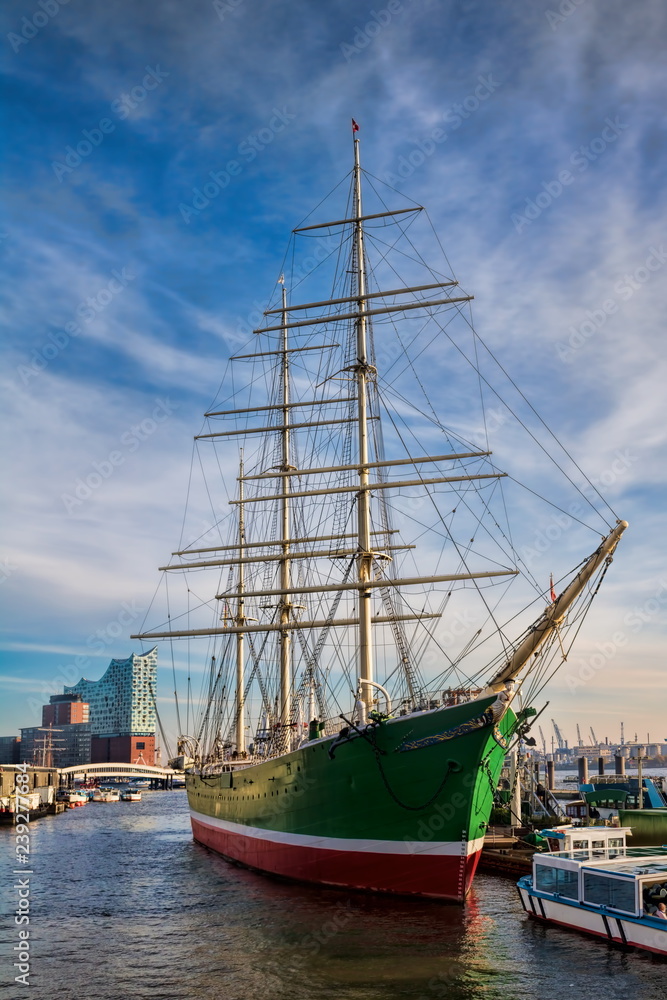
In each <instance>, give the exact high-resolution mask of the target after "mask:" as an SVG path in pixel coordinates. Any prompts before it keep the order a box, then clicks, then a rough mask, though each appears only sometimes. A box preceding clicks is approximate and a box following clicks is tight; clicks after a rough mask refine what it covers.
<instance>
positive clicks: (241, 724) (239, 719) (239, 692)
mask: <svg viewBox="0 0 667 1000" xmlns="http://www.w3.org/2000/svg"><path fill="white" fill-rule="evenodd" d="M243 487H244V482H243V451H241V458H240V460H239V500H240V501H241V502H240V503H239V591H238V601H237V605H236V624H237V626H238V627H239V629H242V628H243V626H244V625H245V623H246V617H245V607H244V603H245V602H244V593H243V590H244V586H245V563H244V561H243V556H244V546H245V512H244V509H243ZM244 643H245V633H244V632H241V631H239V632H237V633H236V749H237V750H238V752H239V753H243V752H244V751H245V705H244V704H243V697H244V684H245V680H244V676H243V666H244V659H245V649H244Z"/></svg>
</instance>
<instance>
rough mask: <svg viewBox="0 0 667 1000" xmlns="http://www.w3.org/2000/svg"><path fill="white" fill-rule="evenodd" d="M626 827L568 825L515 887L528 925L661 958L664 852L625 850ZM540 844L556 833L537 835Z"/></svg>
mask: <svg viewBox="0 0 667 1000" xmlns="http://www.w3.org/2000/svg"><path fill="white" fill-rule="evenodd" d="M628 832H629V830H628V829H627V828H620V829H619V828H614V827H581V828H572V830H571V833H569V835H568V836H567V846H568V848H569V849H568V850H564V851H556V852H553V853H545V854H536V855H534V857H533V872H532V875H525V876H524V877H523V878H522V879H520V880H519V882H518V889H519V896H520V897H521V903H522V905H523V908H524V910H525V911H526V913H527V914H528V915H529V916H530V917H533V918H535V919H536V920H540V921H543V922H544V923H549V924H556V925H560V926H561V927H567V928H571V929H573V930H579V931H584V932H585V933H587V934H593V935H596V936H597V937H601V938H605V939H607V940H608V941H610V942H613V943H614V944H619V945H625V946H627V947H634V948H639V949H642V950H644V951H650V952H653V953H655V954H657V955H665V956H667V847H665V846H663V847H649V848H646V847H642V848H632V847H627V846H626V843H625V837H626V834H627V833H628ZM544 833H545V834H546V835H547V837H548V839H549V840H551V839H552V836H553V835H556V836H557V835H558V833H560V839H565V838H563V834H562V832H561V831H544Z"/></svg>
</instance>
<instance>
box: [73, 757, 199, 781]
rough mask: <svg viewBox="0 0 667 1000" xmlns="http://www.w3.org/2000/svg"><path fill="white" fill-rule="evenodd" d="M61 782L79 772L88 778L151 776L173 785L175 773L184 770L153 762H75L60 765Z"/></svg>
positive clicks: (153, 778)
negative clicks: (65, 765)
mask: <svg viewBox="0 0 667 1000" xmlns="http://www.w3.org/2000/svg"><path fill="white" fill-rule="evenodd" d="M58 773H59V775H60V780H61V782H63V783H65V782H70V783H71V782H73V781H74V776H75V775H77V774H79V775H83V776H85V777H86V778H149V779H151V780H152V781H164V782H166V783H167V787H168V786H170V785H171V781H172V778H173V777H174V775H178V774H180V773H182V772H180V771H175V770H174V769H173V767H155V766H153V765H152V764H128V763H123V762H105V763H101V764H92V763H91V764H74V765H72V767H59V768H58Z"/></svg>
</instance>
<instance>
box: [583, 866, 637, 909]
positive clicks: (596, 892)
mask: <svg viewBox="0 0 667 1000" xmlns="http://www.w3.org/2000/svg"><path fill="white" fill-rule="evenodd" d="M584 902H585V903H592V904H593V905H594V906H610V907H612V908H613V909H614V910H625V912H626V913H634V912H635V909H636V902H635V883H634V880H633V881H630V880H628V879H620V878H610V877H609V876H608V875H595V874H593V872H584Z"/></svg>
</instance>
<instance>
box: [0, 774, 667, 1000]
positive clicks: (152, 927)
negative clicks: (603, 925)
mask: <svg viewBox="0 0 667 1000" xmlns="http://www.w3.org/2000/svg"><path fill="white" fill-rule="evenodd" d="M0 838H1V839H0V843H1V844H2V848H3V850H2V877H3V885H4V891H3V925H4V928H5V931H6V933H5V934H3V936H2V950H1V961H2V977H1V985H0V998H11V1000H14V997H22V996H26V995H28V994H29V995H30V996H33V997H44V998H45V1000H47V998H48V1000H61V998H62V1000H83V998H88V997H95V998H97V1000H438V998H447V1000H551V998H554V997H558V996H570V997H574V996H576V997H595V996H601V997H604V998H605V1000H629V998H637V1000H658V998H660V1000H663V998H664V997H665V989H666V986H665V984H666V975H667V963H665V962H664V961H663V960H661V959H659V958H655V957H652V956H650V955H648V954H640V953H637V952H627V951H623V950H622V949H620V948H617V947H614V946H610V945H608V944H606V943H605V942H604V941H598V940H597V939H593V938H587V937H585V936H581V935H579V934H576V933H574V932H569V931H565V930H561V929H559V928H556V927H544V926H541V925H538V924H536V923H535V922H533V921H530V920H529V919H528V918H527V917H526V916H525V915H524V913H523V910H522V908H521V904H520V901H519V898H518V894H517V890H516V886H515V884H514V881H513V880H511V879H505V878H503V877H500V876H489V875H480V876H478V877H477V879H476V881H475V885H474V888H473V892H472V895H471V896H470V898H469V901H468V903H467V905H466V906H465V907H461V906H455V905H446V904H442V903H431V902H428V903H426V902H418V901H413V900H405V899H399V898H393V897H380V896H368V895H361V894H356V893H350V892H338V891H333V890H322V889H318V888H310V887H307V886H299V885H293V884H288V883H286V882H280V881H277V880H275V879H271V878H267V877H265V876H261V875H259V874H256V873H253V872H249V871H246V870H243V869H240V868H236V867H234V866H232V865H230V864H227V863H226V862H225V861H224V860H222V859H221V858H219V857H217V856H216V855H214V854H211V853H210V852H208V851H207V850H206V849H204V848H202V847H199V846H198V845H197V844H195V843H194V842H193V841H192V837H191V833H190V823H189V817H188V810H187V800H186V795H185V792H183V791H169V792H144V794H143V797H142V801H141V802H129V803H123V802H121V803H109V804H101V803H100V804H95V803H89V804H87V805H86V806H84V807H83V808H78V809H71V810H68V811H67V812H66V813H65V814H64V815H61V816H48V817H45V818H44V819H41V820H39V821H37V822H34V823H32V824H31V826H30V852H31V853H30V869H29V871H30V872H31V873H32V874H31V875H30V900H29V903H30V911H29V919H30V923H29V929H30V939H29V941H30V949H29V950H30V974H29V982H30V986H29V988H28V989H26V986H24V985H22V984H20V983H16V982H15V981H14V976H15V975H16V969H14V967H13V963H14V961H15V957H13V955H14V954H15V953H14V951H13V949H14V946H15V945H16V944H17V941H18V928H17V927H15V925H14V912H15V910H16V905H17V904H16V899H17V897H16V890H15V889H14V888H13V887H14V886H15V884H16V882H17V880H18V879H20V878H21V876H20V875H18V876H17V875H15V874H14V870H15V869H17V868H18V867H19V866H18V865H17V864H16V861H15V853H14V844H15V832H14V830H13V829H12V828H10V827H5V828H3V829H0ZM23 867H25V866H23Z"/></svg>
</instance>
